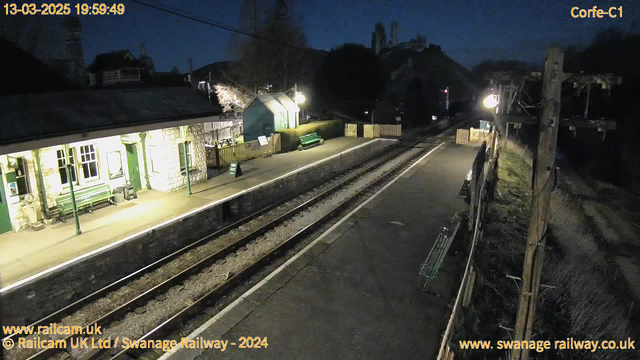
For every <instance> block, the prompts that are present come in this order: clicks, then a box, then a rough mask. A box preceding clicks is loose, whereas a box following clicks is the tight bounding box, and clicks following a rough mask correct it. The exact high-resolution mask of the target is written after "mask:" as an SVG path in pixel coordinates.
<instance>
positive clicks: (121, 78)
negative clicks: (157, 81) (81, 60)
mask: <svg viewBox="0 0 640 360" xmlns="http://www.w3.org/2000/svg"><path fill="white" fill-rule="evenodd" d="M143 55H144V54H143ZM147 58H148V56H147ZM149 60H150V59H149ZM151 66H152V67H153V65H151ZM144 70H145V63H144V62H143V61H142V60H138V59H136V58H135V57H134V56H133V54H132V53H131V51H129V50H119V51H113V52H109V53H104V54H99V55H97V56H96V58H95V59H94V60H93V62H92V63H91V65H89V66H88V67H87V75H89V85H90V86H102V85H116V84H130V83H141V82H142V72H143V71H144ZM151 70H152V71H153V69H151Z"/></svg>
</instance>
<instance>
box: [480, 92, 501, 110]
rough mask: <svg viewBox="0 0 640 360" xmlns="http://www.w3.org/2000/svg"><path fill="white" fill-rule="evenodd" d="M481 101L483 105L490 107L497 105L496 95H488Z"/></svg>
mask: <svg viewBox="0 0 640 360" xmlns="http://www.w3.org/2000/svg"><path fill="white" fill-rule="evenodd" d="M482 103H483V104H484V107H486V108H488V109H492V108H494V107H496V106H498V97H497V96H496V95H489V96H487V97H486V98H485V99H484V101H483V102H482Z"/></svg>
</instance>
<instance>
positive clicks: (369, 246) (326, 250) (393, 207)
mask: <svg viewBox="0 0 640 360" xmlns="http://www.w3.org/2000/svg"><path fill="white" fill-rule="evenodd" d="M477 149H478V148H476V147H472V146H465V145H456V144H451V143H445V144H442V145H440V146H439V147H437V148H436V149H434V150H433V151H432V152H430V153H429V154H427V156H425V157H423V158H422V160H421V161H419V162H417V163H416V164H415V165H414V166H413V167H412V168H410V169H408V170H407V171H405V172H404V173H402V174H400V175H399V176H398V177H396V179H395V180H394V182H393V183H391V184H390V185H388V186H387V187H385V188H383V189H382V190H380V191H379V192H378V193H377V194H376V195H374V196H373V197H372V198H370V199H369V200H367V201H366V202H365V203H364V204H362V205H360V206H359V207H358V208H356V209H355V210H354V211H352V212H351V213H350V214H349V215H347V216H346V217H345V218H343V219H341V220H340V221H339V222H338V223H337V224H336V225H334V226H333V227H332V228H331V229H329V230H328V231H327V232H325V233H324V234H323V235H321V236H320V237H319V238H317V239H316V240H314V241H313V242H312V243H311V244H309V245H308V246H307V247H305V248H304V249H303V250H302V251H301V252H300V253H298V254H296V255H295V256H294V257H292V258H291V259H290V260H288V261H287V262H286V263H285V264H283V265H282V266H281V267H279V268H278V269H277V270H276V271H274V272H273V273H272V274H270V275H269V276H267V278H265V279H264V280H262V281H261V282H259V283H258V284H256V285H255V286H254V287H253V288H251V289H250V290H249V291H247V292H246V293H245V294H243V295H242V296H241V297H240V298H238V299H237V300H236V301H234V302H233V303H232V304H230V305H229V306H228V307H226V308H225V309H224V310H223V311H221V312H220V313H219V314H217V315H216V316H214V317H213V318H211V319H209V320H208V321H207V322H206V323H205V324H204V325H202V326H201V327H200V328H198V329H197V330H196V331H194V332H193V333H192V334H190V335H189V338H190V339H200V338H202V339H206V340H228V341H229V343H228V345H227V348H226V350H225V351H224V352H221V351H220V350H206V351H203V350H201V349H186V348H174V349H172V350H171V351H169V352H167V353H165V354H164V355H163V357H162V358H161V359H163V360H164V359H180V360H183V359H184V360H188V359H189V360H190V359H196V358H198V359H209V358H216V359H220V358H223V359H435V358H436V357H437V353H438V350H439V346H440V340H441V335H442V332H443V331H444V329H445V327H446V323H447V317H448V314H449V308H448V307H449V305H450V304H451V301H452V300H453V299H454V298H455V294H456V291H457V289H458V278H457V276H456V275H455V274H456V271H455V270H456V269H457V264H455V263H454V264H452V261H449V262H447V261H445V267H444V268H443V269H442V270H441V272H440V274H439V277H438V286H437V288H438V290H437V292H436V294H434V293H428V292H421V291H420V290H419V288H418V286H419V285H418V284H419V277H418V271H419V268H420V265H421V264H422V263H423V262H424V260H425V258H426V256H427V254H428V253H429V250H430V249H431V247H432V246H433V244H434V242H435V240H436V238H437V235H438V232H439V231H440V230H441V228H442V226H446V225H448V224H449V221H450V220H451V218H452V216H453V215H454V214H455V213H456V212H457V211H460V210H464V209H466V207H467V205H466V204H465V202H464V200H463V199H461V198H460V197H458V192H459V190H460V187H461V186H462V183H463V180H464V176H465V174H466V173H467V171H468V170H469V167H470V166H471V164H472V163H473V160H474V157H475V155H476V153H477ZM448 259H449V260H451V259H453V258H448ZM241 337H260V338H265V337H266V338H267V343H268V347H267V348H261V349H242V348H239V344H240V338H241Z"/></svg>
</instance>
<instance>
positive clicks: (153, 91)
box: [0, 87, 220, 233]
mask: <svg viewBox="0 0 640 360" xmlns="http://www.w3.org/2000/svg"><path fill="white" fill-rule="evenodd" d="M0 108H1V109H2V111H1V112H0V123H2V124H3V129H2V131H0V233H3V232H6V231H9V230H14V231H18V230H22V229H25V228H27V227H29V226H30V225H31V224H32V223H33V222H35V221H34V220H33V219H32V218H33V208H34V206H35V211H36V214H35V215H36V218H37V219H35V220H36V221H39V220H41V219H44V218H50V217H52V215H51V214H54V213H55V212H56V199H57V198H58V197H59V196H61V195H64V194H68V193H69V189H70V185H69V183H70V182H72V183H73V187H74V192H78V191H81V190H83V189H88V188H91V187H94V186H98V187H104V186H105V185H108V187H109V189H111V190H113V189H114V188H116V187H120V186H123V185H124V184H125V182H127V181H128V182H130V183H131V184H132V185H133V187H134V188H135V189H137V190H140V189H154V190H160V191H173V190H177V189H180V188H182V187H185V186H186V172H185V168H186V166H185V156H184V143H185V140H186V142H187V158H188V161H189V163H190V164H189V169H190V171H189V175H190V179H191V183H192V184H195V183H199V182H202V181H206V179H207V161H206V151H205V147H204V143H205V141H204V131H203V125H202V124H203V123H206V122H212V121H217V119H218V115H219V114H220V109H219V108H217V107H215V106H212V105H211V104H209V103H208V101H207V100H206V99H203V98H202V97H200V96H199V95H198V94H196V93H195V92H194V91H193V90H191V88H186V87H166V88H142V89H108V90H92V91H69V92H58V93H44V94H29V95H16V96H4V97H0ZM182 130H186V137H185V136H184V135H183V134H184V132H183V131H182ZM64 145H68V146H69V153H68V154H65V148H64ZM67 161H68V162H69V163H70V164H71V165H73V166H72V167H71V172H70V174H71V175H70V176H68V175H67V171H66V164H67ZM30 215H31V218H30Z"/></svg>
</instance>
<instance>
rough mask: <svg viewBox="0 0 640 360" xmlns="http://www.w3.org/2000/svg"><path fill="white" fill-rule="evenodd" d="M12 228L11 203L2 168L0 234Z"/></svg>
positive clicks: (0, 179) (0, 170) (0, 178)
mask: <svg viewBox="0 0 640 360" xmlns="http://www.w3.org/2000/svg"><path fill="white" fill-rule="evenodd" d="M9 230H11V218H10V217H9V205H7V196H6V193H5V191H4V176H3V175H2V169H0V234H2V233H5V232H7V231H9Z"/></svg>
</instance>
